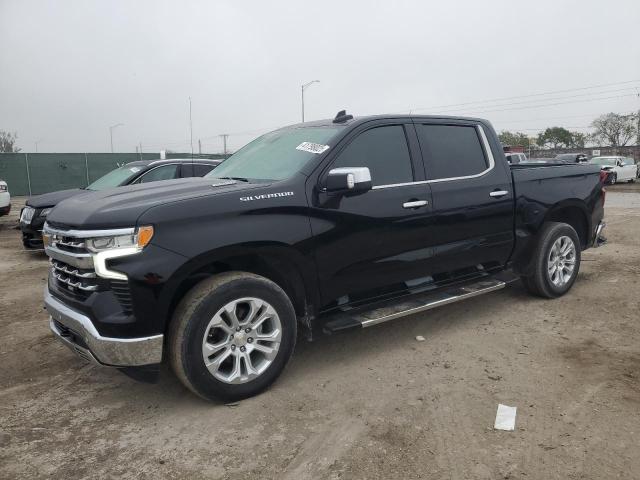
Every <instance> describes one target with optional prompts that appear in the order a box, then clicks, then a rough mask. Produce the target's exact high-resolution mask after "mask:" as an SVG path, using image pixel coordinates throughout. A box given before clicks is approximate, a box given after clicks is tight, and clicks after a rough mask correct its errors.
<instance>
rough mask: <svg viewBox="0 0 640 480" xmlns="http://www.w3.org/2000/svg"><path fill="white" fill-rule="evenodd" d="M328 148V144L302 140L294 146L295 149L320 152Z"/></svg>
mask: <svg viewBox="0 0 640 480" xmlns="http://www.w3.org/2000/svg"><path fill="white" fill-rule="evenodd" d="M328 149H329V145H322V144H320V143H311V142H302V143H301V144H300V145H298V146H297V147H296V150H302V151H303V152H309V153H322V152H326V151H327V150H328Z"/></svg>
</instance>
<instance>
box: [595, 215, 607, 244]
mask: <svg viewBox="0 0 640 480" xmlns="http://www.w3.org/2000/svg"><path fill="white" fill-rule="evenodd" d="M606 226H607V224H606V223H604V222H603V221H600V223H598V226H597V227H596V233H595V235H594V236H593V243H592V246H593V248H597V247H601V246H602V245H604V244H605V243H607V239H606V238H605V236H604V235H602V232H603V231H604V227H606Z"/></svg>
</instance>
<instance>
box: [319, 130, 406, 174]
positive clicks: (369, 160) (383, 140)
mask: <svg viewBox="0 0 640 480" xmlns="http://www.w3.org/2000/svg"><path fill="white" fill-rule="evenodd" d="M339 167H368V168H369V171H370V172H371V182H372V184H373V185H374V186H376V185H392V184H396V183H409V182H413V167H412V166H411V156H410V155H409V147H408V145H407V139H406V137H405V134H404V127H403V126H402V125H387V126H382V127H375V128H372V129H370V130H367V131H365V132H363V133H361V134H360V135H358V136H357V137H356V138H355V139H354V140H353V141H352V142H351V143H350V144H349V145H347V147H346V148H345V149H344V150H343V151H342V152H340V155H339V156H338V158H337V159H336V161H335V162H334V163H333V165H332V167H331V168H339Z"/></svg>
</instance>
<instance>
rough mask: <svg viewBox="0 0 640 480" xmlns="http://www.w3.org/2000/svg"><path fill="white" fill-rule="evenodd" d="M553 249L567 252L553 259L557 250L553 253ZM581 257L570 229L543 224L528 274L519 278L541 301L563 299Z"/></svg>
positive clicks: (574, 232) (578, 242)
mask: <svg viewBox="0 0 640 480" xmlns="http://www.w3.org/2000/svg"><path fill="white" fill-rule="evenodd" d="M570 244H571V245H570ZM554 246H555V247H556V248H558V247H561V249H562V250H565V249H566V254H565V255H564V256H563V255H558V256H557V257H556V253H558V250H555V251H552V249H553V248H554ZM570 252H571V253H570ZM569 253H570V254H569ZM580 253H581V245H580V239H579V237H578V234H577V233H576V231H575V230H574V229H573V227H572V226H571V225H568V224H566V223H559V222H547V223H545V224H544V225H543V226H542V228H541V230H540V232H539V233H538V235H537V242H536V246H535V249H534V253H533V256H532V259H531V264H530V265H529V269H528V271H529V273H528V275H525V276H523V277H521V278H522V280H523V283H524V286H525V288H526V289H527V290H528V291H529V292H530V293H532V294H533V295H537V296H539V297H544V298H557V297H560V296H562V295H564V294H565V293H567V292H568V291H569V290H570V289H571V287H572V286H573V283H574V282H575V280H576V278H577V276H578V272H579V271H580V258H581V256H580ZM552 260H553V261H552ZM571 262H573V263H571ZM554 266H555V269H553V267H554ZM571 267H573V268H572V269H571ZM569 270H570V272H569Z"/></svg>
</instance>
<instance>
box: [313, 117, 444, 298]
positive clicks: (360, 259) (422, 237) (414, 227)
mask: <svg viewBox="0 0 640 480" xmlns="http://www.w3.org/2000/svg"><path fill="white" fill-rule="evenodd" d="M338 167H368V168H369V170H370V172H371V179H372V184H373V188H372V189H371V190H369V191H367V192H365V193H361V194H359V195H353V196H345V195H342V196H339V197H332V196H330V195H329V194H327V193H326V192H323V189H322V187H323V178H324V177H325V176H326V174H327V172H328V171H329V170H330V169H332V168H338ZM314 191H315V193H314V194H312V195H311V196H312V201H311V204H312V205H311V209H310V212H311V213H310V219H311V228H312V231H313V234H314V250H315V257H316V263H317V270H318V275H319V281H320V286H321V294H322V299H323V304H324V305H325V306H332V305H331V304H332V302H337V303H338V304H346V303H352V302H355V301H358V300H365V299H371V298H374V297H378V296H382V295H385V294H391V293H394V292H397V291H401V290H405V289H406V288H407V286H408V285H412V284H414V283H415V282H419V281H420V280H419V279H421V278H423V277H425V276H426V275H428V274H429V262H430V261H431V256H432V250H431V248H430V246H429V241H428V238H429V227H430V225H431V222H432V220H433V219H432V212H431V192H430V188H429V185H428V184H426V183H425V182H424V168H423V166H422V163H421V159H420V151H419V147H418V145H417V139H416V137H415V131H414V129H413V125H412V124H411V122H410V120H408V121H407V122H399V121H395V122H391V123H388V122H386V121H385V122H382V121H378V122H375V123H371V124H366V125H365V126H363V127H362V128H359V129H358V130H356V131H354V132H353V134H352V135H350V136H349V137H348V138H347V139H345V141H344V143H342V144H341V145H340V146H338V149H337V150H336V152H335V154H333V155H332V157H330V160H329V162H328V164H327V165H325V168H323V173H322V174H321V175H320V177H319V180H318V184H317V186H315V189H314Z"/></svg>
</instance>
